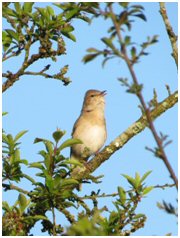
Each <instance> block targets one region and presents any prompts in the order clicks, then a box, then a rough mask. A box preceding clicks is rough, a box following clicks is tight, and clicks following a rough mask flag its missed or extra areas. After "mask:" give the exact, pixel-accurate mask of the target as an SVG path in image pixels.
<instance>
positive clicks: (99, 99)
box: [71, 90, 107, 163]
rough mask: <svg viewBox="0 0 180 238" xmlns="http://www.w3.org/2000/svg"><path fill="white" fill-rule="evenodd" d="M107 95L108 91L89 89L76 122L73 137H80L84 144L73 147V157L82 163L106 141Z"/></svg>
mask: <svg viewBox="0 0 180 238" xmlns="http://www.w3.org/2000/svg"><path fill="white" fill-rule="evenodd" d="M105 95H106V91H98V90H88V91H87V92H86V94H85V97H84V102H83V106H82V110H81V114H80V116H79V118H78V119H77V120H76V122H75V124H74V127H73V132H72V138H76V139H80V140H81V141H82V144H74V145H73V146H72V147H71V158H73V159H76V160H78V161H80V162H81V163H84V162H85V161H87V159H88V158H89V157H90V156H91V155H94V154H96V153H97V152H98V151H99V150H100V149H101V147H102V146H103V145H104V143H105V141H106V136H107V131H106V121H105V117H104V109H105V99H104V96H105Z"/></svg>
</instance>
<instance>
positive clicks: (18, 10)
mask: <svg viewBox="0 0 180 238" xmlns="http://www.w3.org/2000/svg"><path fill="white" fill-rule="evenodd" d="M14 7H15V9H16V12H17V13H18V14H21V4H20V3H19V2H15V3H14Z"/></svg>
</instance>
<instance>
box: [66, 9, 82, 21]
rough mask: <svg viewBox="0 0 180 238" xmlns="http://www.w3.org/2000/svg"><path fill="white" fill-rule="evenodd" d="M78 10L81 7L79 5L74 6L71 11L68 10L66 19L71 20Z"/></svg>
mask: <svg viewBox="0 0 180 238" xmlns="http://www.w3.org/2000/svg"><path fill="white" fill-rule="evenodd" d="M78 12H79V8H78V7H77V8H74V9H73V10H71V11H68V13H66V15H65V17H66V20H69V19H70V18H72V17H74V16H75V15H76V14H77V13H78Z"/></svg>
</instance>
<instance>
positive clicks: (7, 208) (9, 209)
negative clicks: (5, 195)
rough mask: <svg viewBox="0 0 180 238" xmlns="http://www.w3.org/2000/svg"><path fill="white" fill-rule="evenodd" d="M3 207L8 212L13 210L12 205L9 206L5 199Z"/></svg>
mask: <svg viewBox="0 0 180 238" xmlns="http://www.w3.org/2000/svg"><path fill="white" fill-rule="evenodd" d="M2 209H3V210H5V211H7V212H11V207H10V206H9V204H8V203H7V202H5V201H3V202H2Z"/></svg>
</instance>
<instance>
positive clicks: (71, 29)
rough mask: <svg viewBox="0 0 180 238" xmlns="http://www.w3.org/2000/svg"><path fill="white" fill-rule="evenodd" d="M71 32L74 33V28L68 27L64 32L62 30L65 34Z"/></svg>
mask: <svg viewBox="0 0 180 238" xmlns="http://www.w3.org/2000/svg"><path fill="white" fill-rule="evenodd" d="M71 31H74V27H73V26H70V25H69V26H66V27H64V28H63V29H62V30H61V32H63V33H68V32H71Z"/></svg>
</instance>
